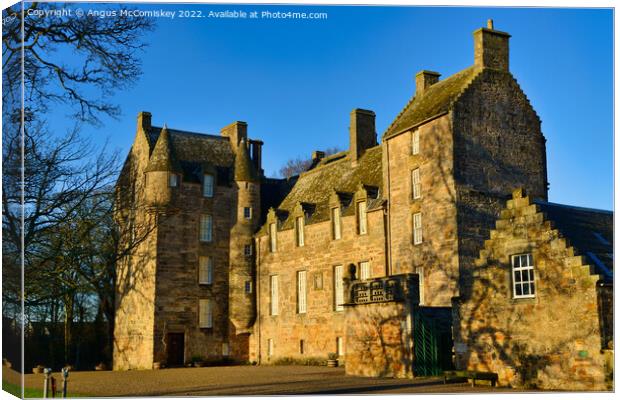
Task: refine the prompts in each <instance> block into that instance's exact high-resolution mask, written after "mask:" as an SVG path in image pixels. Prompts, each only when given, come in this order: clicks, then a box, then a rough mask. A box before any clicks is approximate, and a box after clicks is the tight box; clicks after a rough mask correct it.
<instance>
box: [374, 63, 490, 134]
mask: <svg viewBox="0 0 620 400" xmlns="http://www.w3.org/2000/svg"><path fill="white" fill-rule="evenodd" d="M481 71H482V69H479V68H475V67H474V66H471V67H469V68H465V69H464V70H462V71H460V72H457V73H456V74H454V75H452V76H450V77H448V78H446V79H444V80H440V81H439V82H437V83H435V84H434V85H431V86H430V87H428V88H427V89H426V90H425V91H424V93H423V94H422V95H421V96H419V97H416V96H415V95H414V96H413V97H412V98H411V100H409V102H408V103H407V105H406V106H405V108H404V109H403V110H402V111H401V112H400V113H399V114H398V115H397V116H396V118H395V119H394V121H393V122H392V124H391V125H390V126H389V127H388V128H387V130H386V131H385V133H384V134H383V138H384V139H385V138H388V137H391V136H393V135H396V134H398V133H400V132H402V131H404V130H407V129H409V128H411V127H413V126H416V125H418V124H420V123H422V122H424V121H426V120H429V119H431V118H434V117H436V116H439V115H441V114H443V113H446V112H448V111H450V109H451V107H452V105H453V104H454V102H455V101H456V99H458V97H459V96H460V95H461V93H463V91H464V90H465V89H466V88H467V86H469V84H470V83H471V82H472V80H473V79H474V78H475V77H476V76H477V75H478V73H480V72H481Z"/></svg>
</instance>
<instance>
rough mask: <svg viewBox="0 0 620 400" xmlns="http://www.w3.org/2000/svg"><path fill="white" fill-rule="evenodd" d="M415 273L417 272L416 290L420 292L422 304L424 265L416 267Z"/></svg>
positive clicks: (421, 303)
mask: <svg viewBox="0 0 620 400" xmlns="http://www.w3.org/2000/svg"><path fill="white" fill-rule="evenodd" d="M415 273H416V274H418V290H419V292H420V305H424V267H416V269H415Z"/></svg>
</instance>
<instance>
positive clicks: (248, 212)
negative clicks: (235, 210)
mask: <svg viewBox="0 0 620 400" xmlns="http://www.w3.org/2000/svg"><path fill="white" fill-rule="evenodd" d="M243 218H245V219H252V207H243Z"/></svg>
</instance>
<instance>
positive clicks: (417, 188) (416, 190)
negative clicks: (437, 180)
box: [411, 168, 422, 199]
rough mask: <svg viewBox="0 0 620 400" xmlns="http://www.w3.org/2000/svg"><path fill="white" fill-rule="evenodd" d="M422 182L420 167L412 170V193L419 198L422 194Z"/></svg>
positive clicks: (415, 197)
mask: <svg viewBox="0 0 620 400" xmlns="http://www.w3.org/2000/svg"><path fill="white" fill-rule="evenodd" d="M421 186H422V185H421V184H420V168H416V169H414V170H413V171H411V195H412V196H413V198H414V199H419V198H420V196H421V195H422V192H421Z"/></svg>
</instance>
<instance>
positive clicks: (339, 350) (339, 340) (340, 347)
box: [336, 336, 344, 357]
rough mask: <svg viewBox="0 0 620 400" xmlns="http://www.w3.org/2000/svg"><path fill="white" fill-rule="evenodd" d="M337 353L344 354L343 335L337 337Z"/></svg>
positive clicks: (340, 355)
mask: <svg viewBox="0 0 620 400" xmlns="http://www.w3.org/2000/svg"><path fill="white" fill-rule="evenodd" d="M336 354H337V355H338V357H342V356H344V340H342V336H338V337H337V338H336Z"/></svg>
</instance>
